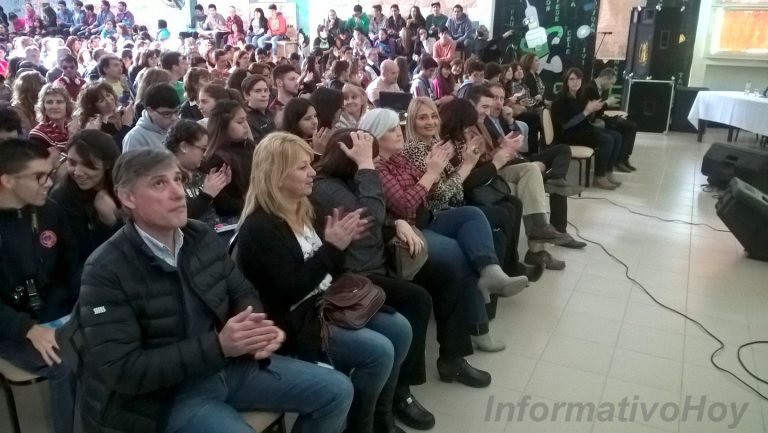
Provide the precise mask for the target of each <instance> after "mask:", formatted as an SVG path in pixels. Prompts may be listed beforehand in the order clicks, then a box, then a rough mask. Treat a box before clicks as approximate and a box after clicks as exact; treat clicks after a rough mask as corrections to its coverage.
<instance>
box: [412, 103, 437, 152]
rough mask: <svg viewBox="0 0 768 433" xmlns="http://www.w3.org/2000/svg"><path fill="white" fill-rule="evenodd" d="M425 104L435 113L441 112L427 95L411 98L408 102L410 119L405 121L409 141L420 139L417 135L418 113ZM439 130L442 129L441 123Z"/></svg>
mask: <svg viewBox="0 0 768 433" xmlns="http://www.w3.org/2000/svg"><path fill="white" fill-rule="evenodd" d="M424 106H426V107H427V108H429V109H430V110H432V111H434V112H435V113H439V112H438V110H437V105H435V103H434V101H432V99H430V98H428V97H426V96H419V97H417V98H413V99H411V103H410V104H408V120H407V121H406V123H405V139H406V140H408V141H410V140H418V139H419V138H418V136H417V135H416V126H415V124H416V114H417V113H418V112H419V110H421V107H424ZM437 131H440V125H439V124H438V125H437ZM438 133H439V132H438ZM435 138H437V134H436V135H435Z"/></svg>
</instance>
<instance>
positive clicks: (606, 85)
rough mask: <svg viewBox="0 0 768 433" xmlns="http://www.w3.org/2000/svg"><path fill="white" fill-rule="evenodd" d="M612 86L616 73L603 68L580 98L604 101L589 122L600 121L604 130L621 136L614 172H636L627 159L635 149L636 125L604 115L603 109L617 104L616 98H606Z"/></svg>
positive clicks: (623, 119) (618, 117)
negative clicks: (612, 131) (606, 129)
mask: <svg viewBox="0 0 768 433" xmlns="http://www.w3.org/2000/svg"><path fill="white" fill-rule="evenodd" d="M614 84H616V71H615V70H614V69H613V68H605V69H603V70H602V71H600V74H599V75H598V76H597V78H595V79H594V80H592V81H590V82H589V84H587V85H586V86H584V90H583V91H582V93H583V95H582V97H583V98H585V99H586V100H588V101H592V100H601V101H605V105H603V108H601V109H600V110H598V111H596V112H594V113H593V115H592V116H590V117H591V118H590V119H589V120H590V121H591V122H593V123H594V122H595V120H596V119H600V120H602V121H603V122H604V123H605V127H606V128H608V129H613V130H615V131H618V132H619V133H620V134H621V152H620V153H619V159H618V162H617V163H616V170H618V171H620V172H622V173H631V172H633V171H635V170H637V168H635V167H634V166H633V165H632V164H630V163H629V157H630V156H631V155H632V150H633V149H634V148H635V135H637V124H636V123H635V122H632V121H629V120H627V119H625V118H623V117H621V116H607V115H606V114H605V107H606V106H610V105H615V103H616V102H617V100H616V98H613V97H608V94H609V93H610V91H611V87H613V85H614Z"/></svg>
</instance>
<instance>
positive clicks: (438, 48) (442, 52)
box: [432, 26, 456, 62]
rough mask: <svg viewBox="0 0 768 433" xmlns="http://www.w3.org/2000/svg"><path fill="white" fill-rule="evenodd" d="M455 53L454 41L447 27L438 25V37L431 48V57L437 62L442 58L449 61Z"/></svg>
mask: <svg viewBox="0 0 768 433" xmlns="http://www.w3.org/2000/svg"><path fill="white" fill-rule="evenodd" d="M455 54H456V42H455V41H454V40H453V38H452V37H451V32H450V30H448V27H445V26H442V27H440V32H439V38H438V40H437V42H435V45H434V47H433V48H432V57H434V58H435V60H437V61H438V62H440V61H442V60H446V61H449V62H450V61H451V60H453V58H454V57H455Z"/></svg>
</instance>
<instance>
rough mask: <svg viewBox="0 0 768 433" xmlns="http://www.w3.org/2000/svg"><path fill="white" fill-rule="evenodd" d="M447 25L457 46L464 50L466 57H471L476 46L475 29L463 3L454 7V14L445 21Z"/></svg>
mask: <svg viewBox="0 0 768 433" xmlns="http://www.w3.org/2000/svg"><path fill="white" fill-rule="evenodd" d="M445 26H446V27H447V28H448V31H449V32H450V33H451V38H453V40H454V41H455V42H456V48H457V49H459V50H463V51H464V57H465V58H466V57H469V56H470V55H471V54H472V49H473V47H474V45H473V43H474V38H475V31H474V29H473V28H472V22H471V21H470V20H469V17H468V16H467V14H465V13H464V8H462V7H461V5H458V4H457V5H455V6H454V7H453V14H452V15H451V16H450V17H449V18H448V20H447V21H446V22H445Z"/></svg>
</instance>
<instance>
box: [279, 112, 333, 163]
mask: <svg viewBox="0 0 768 433" xmlns="http://www.w3.org/2000/svg"><path fill="white" fill-rule="evenodd" d="M317 125H318V121H317V110H316V109H315V105H314V104H313V103H312V102H311V101H310V100H309V99H306V98H294V99H291V100H290V101H289V102H288V104H287V105H286V106H285V115H284V117H283V127H282V128H281V130H282V131H285V132H288V133H291V134H293V135H295V136H297V137H299V138H301V139H302V140H304V141H306V142H307V143H309V145H310V146H312V149H313V150H314V152H315V155H322V154H323V152H324V151H325V146H326V144H328V138H330V136H331V130H330V129H328V128H322V129H320V128H318V126H317Z"/></svg>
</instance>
